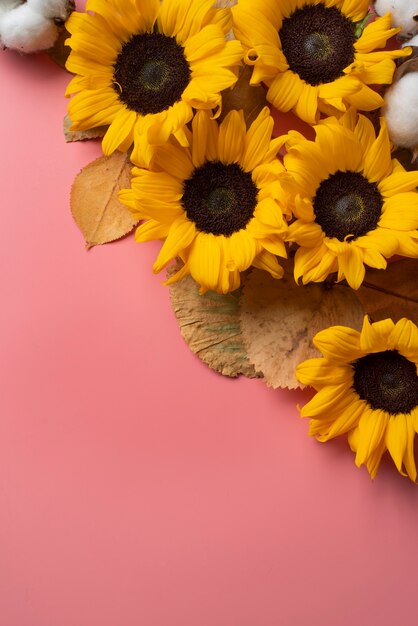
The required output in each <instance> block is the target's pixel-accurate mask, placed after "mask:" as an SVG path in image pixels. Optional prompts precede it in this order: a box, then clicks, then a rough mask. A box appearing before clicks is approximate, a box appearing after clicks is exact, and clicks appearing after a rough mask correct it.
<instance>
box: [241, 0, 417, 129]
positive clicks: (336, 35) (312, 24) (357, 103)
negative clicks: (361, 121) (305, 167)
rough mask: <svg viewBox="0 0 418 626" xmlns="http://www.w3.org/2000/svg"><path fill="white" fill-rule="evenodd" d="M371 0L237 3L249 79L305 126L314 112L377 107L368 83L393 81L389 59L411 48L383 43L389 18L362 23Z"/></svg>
mask: <svg viewBox="0 0 418 626" xmlns="http://www.w3.org/2000/svg"><path fill="white" fill-rule="evenodd" d="M368 6H369V0H280V1H279V0H258V2H257V3H255V2H254V0H239V3H238V5H237V6H236V7H234V8H233V17H234V32H235V35H236V37H237V38H238V39H240V41H241V42H242V43H243V45H244V49H245V62H246V63H247V64H249V65H253V66H254V69H253V75H252V78H251V84H259V83H260V82H264V83H265V84H266V85H267V86H268V93H267V99H268V100H269V102H271V103H272V104H273V106H274V107H275V108H276V109H278V110H280V111H290V110H292V111H294V113H296V115H298V116H299V117H300V118H301V119H303V120H305V121H306V122H308V123H309V124H315V122H317V121H318V118H319V114H320V113H325V114H326V115H336V116H337V115H340V114H341V112H344V111H345V110H346V109H347V108H348V107H349V106H351V105H352V106H354V107H356V108H357V109H359V110H363V111H371V110H373V109H377V108H379V107H380V106H381V105H382V104H383V99H382V97H381V96H380V95H379V94H378V93H376V92H375V91H374V90H372V89H371V88H370V87H369V86H368V85H371V84H373V85H381V84H388V83H391V82H392V76H393V73H394V70H395V63H394V60H393V59H395V58H397V57H402V56H407V55H409V54H410V53H411V48H405V49H403V50H390V51H389V50H387V51H375V48H384V46H385V45H386V42H387V40H388V39H389V38H390V37H392V36H393V35H394V34H395V33H397V32H399V30H400V29H399V28H390V25H391V17H390V14H389V13H388V14H387V15H385V16H383V17H380V18H378V19H376V20H375V21H374V22H372V23H371V24H368V25H367V26H366V27H365V28H364V30H363V32H362V34H361V36H360V37H358V38H357V37H356V26H357V23H358V22H360V21H362V20H364V19H365V18H366V16H367V11H368Z"/></svg>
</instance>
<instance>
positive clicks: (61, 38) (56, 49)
mask: <svg viewBox="0 0 418 626" xmlns="http://www.w3.org/2000/svg"><path fill="white" fill-rule="evenodd" d="M75 8H76V7H75V0H67V4H66V12H67V17H69V16H70V15H71V13H72V12H73V11H75ZM69 36H70V33H69V32H68V30H67V29H66V28H65V26H64V25H63V26H62V27H60V29H59V33H58V39H57V41H56V42H55V44H54V45H53V46H52V48H50V49H49V50H46V53H47V54H48V55H49V56H50V57H51V59H52V60H53V61H55V63H58V65H60V66H61V67H64V68H65V63H66V61H67V59H68V55H69V54H70V52H71V49H70V48H69V46H66V45H65V41H66V40H67V39H68V37H69Z"/></svg>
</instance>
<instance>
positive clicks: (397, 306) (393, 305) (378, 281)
mask: <svg viewBox="0 0 418 626" xmlns="http://www.w3.org/2000/svg"><path fill="white" fill-rule="evenodd" d="M417 277H418V259H400V260H398V261H395V262H393V263H390V264H389V265H388V267H387V269H386V270H368V272H367V274H366V277H365V280H364V282H363V284H362V286H361V287H360V289H359V290H358V291H357V295H358V298H359V300H360V301H361V303H362V305H363V307H364V309H365V311H366V313H368V314H369V315H370V317H371V318H372V319H373V320H374V321H378V320H382V319H386V318H387V317H390V318H392V319H393V321H395V322H396V321H398V320H399V319H401V317H408V318H409V319H410V320H412V321H413V322H414V323H415V324H418V280H417Z"/></svg>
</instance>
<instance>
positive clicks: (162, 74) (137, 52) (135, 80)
mask: <svg viewBox="0 0 418 626" xmlns="http://www.w3.org/2000/svg"><path fill="white" fill-rule="evenodd" d="M190 76H191V72H190V67H189V64H188V62H187V60H186V58H185V56H184V50H183V48H182V46H180V45H179V44H178V43H177V41H176V40H175V38H174V37H166V36H165V35H163V34H161V33H142V34H140V35H134V36H133V37H131V39H130V40H129V41H128V42H127V43H125V44H124V45H123V47H122V50H121V51H120V53H119V55H118V58H117V59H116V62H115V65H114V72H113V86H114V89H115V90H116V91H117V92H118V96H119V98H120V99H121V100H122V102H124V103H125V104H126V105H127V106H128V107H129V109H131V110H132V111H137V112H138V113H141V114H142V115H146V114H147V113H159V112H160V111H164V110H165V109H168V107H170V106H172V105H173V104H174V103H175V102H177V100H179V99H180V97H181V94H182V93H183V91H184V90H185V88H186V87H187V85H188V84H189V81H190Z"/></svg>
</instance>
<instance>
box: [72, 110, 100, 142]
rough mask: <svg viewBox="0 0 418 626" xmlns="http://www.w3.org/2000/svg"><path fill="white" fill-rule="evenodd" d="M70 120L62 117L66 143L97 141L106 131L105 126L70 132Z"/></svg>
mask: <svg viewBox="0 0 418 626" xmlns="http://www.w3.org/2000/svg"><path fill="white" fill-rule="evenodd" d="M70 127H71V119H70V116H69V115H68V114H67V115H66V116H65V117H64V137H65V141H66V142H67V143H70V142H71V141H84V140H85V139H98V138H99V137H103V136H104V134H105V132H106V131H107V128H108V127H107V126H97V127H96V128H89V129H88V130H70Z"/></svg>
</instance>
